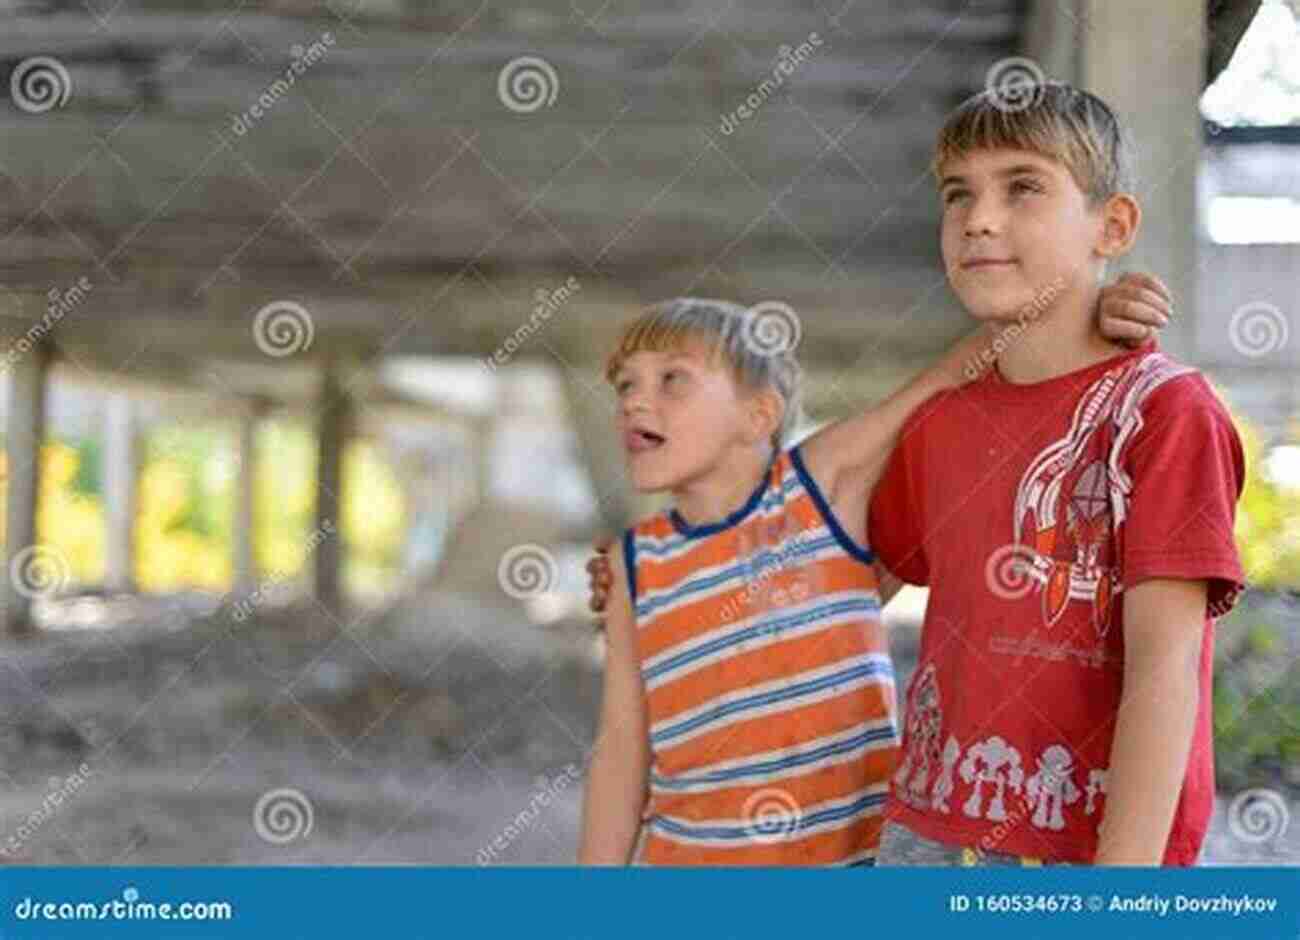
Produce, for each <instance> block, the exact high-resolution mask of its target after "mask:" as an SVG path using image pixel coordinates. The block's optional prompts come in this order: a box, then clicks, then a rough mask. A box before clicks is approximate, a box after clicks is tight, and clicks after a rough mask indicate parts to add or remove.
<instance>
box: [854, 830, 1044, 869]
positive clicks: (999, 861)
mask: <svg viewBox="0 0 1300 940" xmlns="http://www.w3.org/2000/svg"><path fill="white" fill-rule="evenodd" d="M876 864H877V865H880V866H889V865H939V866H944V867H960V868H1005V867H1022V868H1037V867H1040V866H1043V865H1055V866H1068V865H1069V864H1070V863H1069V862H1045V861H1043V860H1042V859H1041V858H1034V857H1033V856H1029V855H1007V854H1006V853H1004V852H985V851H982V850H980V849H977V848H974V847H962V846H960V845H949V844H948V843H946V842H936V841H935V840H934V839H927V838H926V837H925V836H921V835H917V834H916V833H915V832H913V831H912V830H911V829H908V828H907V827H906V826H903V825H900V824H899V823H896V822H894V821H893V820H886V822H885V824H884V826H883V827H882V828H881V830H880V848H879V850H878V851H877V854H876Z"/></svg>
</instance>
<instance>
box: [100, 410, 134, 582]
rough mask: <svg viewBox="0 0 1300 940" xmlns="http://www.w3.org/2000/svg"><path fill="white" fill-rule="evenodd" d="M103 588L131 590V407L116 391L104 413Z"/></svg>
mask: <svg viewBox="0 0 1300 940" xmlns="http://www.w3.org/2000/svg"><path fill="white" fill-rule="evenodd" d="M103 472H104V514H105V524H106V536H107V537H106V539H105V545H104V552H105V569H104V586H105V587H106V588H107V589H108V590H110V591H133V590H135V540H134V532H135V517H136V509H137V505H138V503H137V499H136V480H137V474H138V472H139V453H138V448H137V447H136V437H135V420H134V406H133V405H132V402H131V399H130V397H128V396H127V395H125V394H123V393H121V392H118V393H116V394H113V395H111V396H110V397H109V399H108V403H107V407H106V408H105V412H104V456H103Z"/></svg>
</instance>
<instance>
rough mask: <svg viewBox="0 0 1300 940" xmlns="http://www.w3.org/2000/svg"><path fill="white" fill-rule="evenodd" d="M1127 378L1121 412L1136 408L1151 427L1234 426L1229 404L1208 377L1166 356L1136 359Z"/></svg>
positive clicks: (1154, 355) (1151, 355)
mask: <svg viewBox="0 0 1300 940" xmlns="http://www.w3.org/2000/svg"><path fill="white" fill-rule="evenodd" d="M1124 379H1125V381H1124V383H1123V384H1124V386H1125V390H1126V393H1127V395H1126V400H1125V401H1122V402H1121V403H1120V406H1119V407H1120V410H1121V412H1122V411H1123V410H1124V406H1125V405H1128V407H1130V408H1136V409H1138V410H1140V412H1141V414H1142V418H1143V420H1144V422H1146V423H1147V424H1150V425H1155V426H1157V427H1158V426H1160V425H1163V424H1165V423H1166V422H1175V421H1178V420H1180V419H1183V420H1189V419H1194V420H1198V421H1206V420H1209V421H1211V422H1223V423H1225V424H1227V425H1229V426H1231V425H1232V416H1231V414H1230V413H1229V411H1228V407H1227V405H1226V404H1224V402H1223V399H1222V398H1221V397H1220V396H1219V393H1218V392H1217V391H1216V390H1215V388H1214V386H1213V385H1212V384H1211V383H1210V380H1209V379H1208V378H1207V377H1206V376H1205V374H1204V373H1203V372H1201V370H1199V369H1197V368H1195V367H1194V366H1189V365H1187V364H1186V363H1183V362H1180V361H1178V360H1177V359H1175V358H1174V357H1172V356H1169V355H1167V354H1165V353H1162V352H1151V353H1148V354H1147V355H1144V356H1139V357H1136V358H1135V359H1134V361H1133V362H1132V363H1131V365H1130V367H1129V369H1127V370H1126V373H1125V376H1124Z"/></svg>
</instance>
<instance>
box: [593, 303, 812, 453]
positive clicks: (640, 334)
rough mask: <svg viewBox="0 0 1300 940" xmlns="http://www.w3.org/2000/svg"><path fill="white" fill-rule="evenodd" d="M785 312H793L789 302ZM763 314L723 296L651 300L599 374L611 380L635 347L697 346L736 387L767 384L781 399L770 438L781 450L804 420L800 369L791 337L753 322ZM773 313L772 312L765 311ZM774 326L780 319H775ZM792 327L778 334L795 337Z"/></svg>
mask: <svg viewBox="0 0 1300 940" xmlns="http://www.w3.org/2000/svg"><path fill="white" fill-rule="evenodd" d="M784 309H785V310H786V311H788V315H789V316H791V317H793V316H794V312H793V311H790V310H789V308H788V307H787V308H784ZM764 316H767V314H764V313H762V312H760V311H759V310H758V308H750V307H744V306H741V305H740V304H737V303H732V302H731V301H729V300H711V299H707V298H699V297H674V298H673V299H671V300H664V301H660V302H659V303H656V304H653V305H651V306H650V307H649V308H647V309H646V310H645V311H644V312H642V313H641V314H639V315H638V316H636V317H634V318H633V319H632V320H631V321H630V322H629V323H627V324H626V325H624V327H623V329H622V331H621V332H620V334H619V338H618V341H617V343H616V344H615V346H614V351H613V352H612V353H610V356H609V359H608V360H607V361H606V363H605V380H606V381H607V382H609V383H610V384H611V385H612V384H614V381H615V377H616V376H617V375H618V371H619V370H620V369H621V368H622V367H623V363H624V362H626V361H627V358H628V356H631V355H632V354H633V353H635V352H640V351H641V350H651V351H654V352H666V351H669V350H672V351H679V350H683V349H686V348H688V347H692V348H700V349H702V350H703V351H704V352H705V354H706V356H707V357H708V361H709V362H710V364H711V365H714V366H724V367H726V368H727V369H728V370H729V371H730V372H731V376H732V379H733V380H734V381H735V382H736V384H737V386H738V387H739V388H740V389H741V390H745V391H750V392H758V391H762V390H764V389H771V390H772V391H774V392H776V394H777V395H778V396H780V398H781V401H782V402H783V403H784V406H785V408H784V410H783V412H782V415H781V423H780V426H779V427H778V428H777V429H776V430H775V431H773V432H772V438H771V443H772V447H773V448H774V449H776V450H782V449H784V448H785V447H788V446H790V445H791V444H792V443H793V439H794V436H795V434H796V433H797V432H798V430H799V428H800V426H801V425H802V423H803V420H804V414H803V370H802V369H801V368H800V367H799V362H798V360H797V359H795V356H794V342H793V341H789V342H782V341H781V340H782V337H780V336H778V337H777V342H775V343H773V342H772V341H771V337H770V336H767V335H765V329H764V325H763V324H762V323H761V322H759V319H760V318H761V317H764ZM771 316H772V317H773V318H777V314H775V313H773V314H772V315H771ZM776 326H777V330H776V332H778V333H780V332H781V329H780V327H781V324H780V322H779V319H778V322H777V323H776ZM786 326H787V327H788V328H790V330H791V331H792V332H789V333H786V334H785V336H784V339H786V340H790V339H791V338H792V337H793V338H795V339H797V324H796V323H788V324H786Z"/></svg>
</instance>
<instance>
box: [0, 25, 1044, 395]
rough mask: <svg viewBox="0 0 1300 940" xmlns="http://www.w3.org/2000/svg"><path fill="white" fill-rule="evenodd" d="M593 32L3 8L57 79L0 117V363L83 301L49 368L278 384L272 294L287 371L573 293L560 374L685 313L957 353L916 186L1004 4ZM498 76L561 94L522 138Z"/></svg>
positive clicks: (412, 349)
mask: <svg viewBox="0 0 1300 940" xmlns="http://www.w3.org/2000/svg"><path fill="white" fill-rule="evenodd" d="M589 6H590V7H591V9H589V10H585V11H584V10H580V9H579V6H578V5H575V4H571V3H569V2H568V0H565V2H558V0H544V2H539V3H534V4H531V5H530V7H529V8H528V9H526V10H522V9H510V8H502V7H492V6H488V5H483V6H475V5H466V6H464V7H460V6H457V7H456V8H455V9H453V8H452V5H450V4H435V3H399V2H396V0H390V2H388V3H385V4H376V3H373V2H368V3H365V4H352V5H348V4H344V3H340V2H335V3H332V4H328V5H322V4H307V3H293V2H279V3H268V4H263V5H262V6H261V8H260V10H259V9H256V8H255V7H254V6H253V5H251V4H247V5H244V6H243V7H242V8H241V9H239V10H238V11H237V12H233V13H232V12H228V11H226V10H225V9H224V8H223V6H222V5H220V4H215V3H212V4H203V3H197V4H196V3H180V2H173V3H165V2H147V3H146V2H135V0H124V2H122V3H121V4H119V5H118V6H116V7H112V8H111V11H110V7H109V5H108V4H103V5H101V6H98V7H96V6H94V5H93V4H91V5H89V6H85V7H83V6H80V5H77V4H57V3H53V4H50V3H47V4H36V5H34V4H19V3H10V5H9V7H10V9H9V12H8V14H7V15H4V14H0V59H2V60H3V61H4V63H5V64H6V66H7V68H6V70H5V71H6V74H9V73H11V72H12V71H13V69H14V68H15V67H16V66H17V65H18V64H19V63H21V62H23V61H24V60H27V59H29V58H31V57H33V56H50V57H53V58H54V59H56V60H57V61H58V62H59V63H60V64H61V65H62V66H63V67H64V68H65V69H66V72H67V75H68V78H69V80H70V83H71V89H70V94H69V96H68V99H67V101H66V103H64V104H63V105H62V106H61V107H56V108H53V109H51V110H48V111H44V112H43V113H28V112H27V111H25V110H23V109H21V108H19V107H17V106H16V105H15V104H14V103H13V102H12V101H11V102H6V104H5V106H4V107H3V109H0V134H2V137H0V139H3V141H4V145H3V147H2V148H0V195H2V199H0V216H2V218H0V284H2V285H3V290H0V314H2V315H3V316H2V317H0V322H3V323H4V324H6V325H7V327H8V332H9V334H10V341H12V337H13V336H14V335H16V334H17V333H19V332H21V331H22V330H24V329H26V328H27V327H28V326H29V325H30V323H31V322H32V321H34V320H36V319H38V318H39V317H41V316H42V315H43V314H46V313H47V309H48V308H49V306H50V301H49V298H48V294H49V291H50V290H51V289H53V288H58V289H61V290H64V291H66V290H67V289H68V288H69V287H70V286H71V285H72V284H74V283H77V282H78V281H79V279H80V278H83V277H84V278H85V279H86V281H83V282H81V283H83V284H85V283H89V284H90V285H91V287H90V289H89V291H88V292H87V299H86V300H85V301H84V302H82V303H80V304H79V305H78V306H76V308H75V309H70V310H68V311H66V312H64V313H63V314H61V317H60V319H59V321H58V326H57V328H56V334H55V335H56V337H57V340H58V343H59V346H60V347H61V348H62V349H63V350H64V351H65V353H66V354H67V355H68V356H71V357H75V359H76V361H77V362H79V363H84V364H85V366H86V367H87V368H91V369H108V370H110V371H113V372H116V373H119V374H121V375H122V376H123V377H126V376H127V375H128V374H129V373H147V374H151V375H157V376H165V377H166V378H167V379H168V380H175V381H180V382H184V381H187V377H188V376H192V375H194V374H195V373H198V374H203V373H205V372H206V371H207V369H206V366H205V365H204V361H205V360H206V359H207V358H208V357H223V358H225V359H232V358H241V357H242V358H245V359H247V360H249V361H250V362H261V363H263V364H264V365H265V366H267V367H268V368H272V369H276V368H281V367H282V366H283V363H282V362H279V361H276V360H274V359H271V358H269V357H268V356H267V355H266V354H265V352H264V351H263V350H262V349H261V348H260V347H259V344H258V343H257V342H255V339H256V337H255V336H254V335H253V332H254V330H253V327H254V318H255V315H256V313H257V312H258V311H259V310H260V309H261V308H263V307H264V306H265V305H267V304H269V303H271V302H274V301H280V300H290V301H293V302H295V303H298V304H301V305H302V307H303V308H305V309H306V310H307V311H308V313H309V316H310V320H311V322H310V328H311V331H312V345H311V346H310V348H309V349H304V350H303V355H304V356H316V355H322V354H335V353H337V354H343V355H347V356H350V357H353V358H355V359H361V360H364V359H368V358H371V357H374V356H378V355H381V354H470V355H479V356H486V355H490V354H491V353H492V352H493V350H494V349H496V348H498V347H499V346H500V344H501V343H502V342H503V341H504V340H505V338H506V337H507V336H508V335H509V334H510V333H511V332H512V331H514V330H515V329H516V328H517V327H518V326H519V325H520V324H521V323H522V322H524V321H525V320H526V319H527V317H528V316H529V313H530V311H531V310H532V309H533V304H534V298H535V296H536V294H537V292H538V291H539V290H551V289H553V288H556V287H558V286H560V285H562V284H563V283H564V282H565V280H566V279H567V278H568V277H571V276H572V277H574V278H576V280H577V282H578V283H579V284H580V291H579V292H578V293H577V294H575V295H574V296H573V297H572V298H571V299H570V300H568V301H566V303H565V304H564V307H563V310H562V311H561V312H560V313H557V315H556V316H554V317H553V318H552V319H551V320H550V321H549V322H548V323H547V325H546V330H545V332H544V333H543V334H542V335H540V336H538V337H535V338H533V340H532V341H531V342H532V345H531V347H530V349H529V350H528V352H529V353H530V354H539V355H556V356H560V357H563V358H565V359H569V358H573V359H582V360H587V359H589V358H590V356H591V355H593V354H594V351H597V350H598V349H599V347H600V344H601V342H603V341H604V340H606V339H607V338H608V336H609V333H610V331H611V330H612V328H613V327H614V326H615V325H616V324H617V322H618V321H619V320H621V319H622V318H623V317H624V316H626V315H627V314H628V313H630V312H631V311H632V310H634V309H635V308H636V307H637V306H638V305H639V304H641V303H643V302H645V301H648V300H652V299H656V298H659V297H663V296H668V295H673V294H681V293H696V294H709V295H723V296H729V297H734V298H736V299H739V300H742V301H746V302H755V301H758V300H763V299H781V300H784V301H786V302H789V303H791V304H793V305H794V307H795V309H796V310H797V311H798V312H799V314H800V316H801V318H802V326H803V336H804V343H805V345H804V346H803V347H802V348H803V351H804V355H805V358H806V359H808V360H810V361H811V362H821V361H824V362H826V363H828V364H833V365H838V366H845V365H851V364H853V363H854V362H855V361H857V359H858V358H859V356H860V354H861V351H862V350H864V349H871V350H874V351H875V352H876V353H877V354H879V353H882V352H883V353H887V354H892V355H894V356H897V357H908V356H911V355H916V354H919V353H923V352H926V351H929V350H931V349H933V348H934V347H935V346H936V345H937V344H938V343H939V342H941V341H942V340H943V339H944V338H945V337H947V336H948V335H951V333H952V332H953V330H954V329H956V324H957V322H958V320H957V318H956V316H955V314H954V310H953V308H952V305H951V302H950V300H949V299H948V297H947V292H946V289H944V287H943V284H942V280H941V275H940V272H939V270H938V267H937V258H936V248H935V244H934V243H935V237H934V232H935V222H936V215H935V208H934V197H933V190H932V186H931V184H930V181H929V179H928V177H927V175H926V162H927V159H928V154H929V149H930V146H931V143H932V140H933V135H934V132H935V130H936V128H937V125H938V122H939V119H940V116H941V115H942V114H943V113H944V112H945V111H946V110H947V109H948V108H950V107H951V106H952V105H953V104H954V103H955V102H956V101H958V100H960V99H961V98H962V97H964V96H965V95H967V94H968V93H970V92H972V91H974V90H977V89H978V88H979V87H981V86H982V84H983V82H984V76H985V73H986V71H987V70H988V68H989V67H990V66H991V65H992V64H993V63H994V62H996V61H998V60H999V59H1001V58H1004V57H1006V56H1009V55H1012V54H1014V53H1015V52H1016V44H1017V40H1018V34H1019V29H1020V25H1021V15H1020V6H1021V4H1019V3H1018V2H1014V0H986V2H980V3H965V4H958V3H951V2H941V0H929V2H910V3H902V2H889V3H870V4H850V5H848V6H847V7H843V8H842V9H841V8H840V7H838V6H836V7H822V6H820V5H818V4H814V3H803V4H790V3H776V2H757V0H750V2H737V3H733V4H709V5H706V4H698V5H692V4H677V5H675V6H662V5H661V6H659V7H658V8H657V9H656V10H655V11H654V12H652V13H648V12H645V11H643V10H641V9H639V8H638V5H637V4H633V3H619V2H611V3H608V4H606V5H605V6H603V7H598V6H597V5H596V4H589ZM65 8H66V9H65ZM0 9H2V7H0ZM362 9H364V11H365V13H364V14H362V13H361V12H358V11H360V10H362ZM42 11H43V12H42ZM813 33H816V34H817V37H816V38H817V39H818V41H819V43H820V44H814V43H813V42H812V40H811V38H810V36H811V34H813ZM326 34H328V37H327V36H326ZM312 43H319V44H320V45H319V46H318V47H317V50H316V51H317V55H314V56H313V55H311V54H310V52H309V50H310V49H311V46H312ZM801 43H807V44H808V45H807V46H805V47H804V51H805V52H806V53H807V54H806V55H801V56H799V58H800V59H801V61H800V62H799V63H798V64H796V65H795V66H794V69H793V72H792V74H791V75H790V76H789V78H788V79H787V80H786V81H787V85H786V87H785V88H783V89H780V90H779V92H778V93H777V94H775V95H772V96H771V98H770V100H765V101H764V103H763V104H762V105H761V106H760V107H759V108H758V109H757V112H756V114H754V115H753V116H751V117H750V118H748V119H745V120H738V121H737V123H736V127H735V129H734V130H733V131H732V132H731V133H724V131H723V129H722V127H721V123H720V122H721V121H722V119H723V116H724V115H725V114H727V113H729V112H733V111H734V109H736V108H737V107H738V106H739V105H741V104H742V103H743V102H744V101H745V99H746V97H747V96H748V95H750V94H751V93H760V94H763V93H762V92H760V91H759V88H760V83H761V82H762V81H763V80H764V79H765V78H770V77H771V76H772V75H773V68H774V64H775V62H776V61H777V59H778V56H779V53H780V51H781V50H782V48H783V47H785V48H786V49H788V50H790V51H792V52H793V51H794V50H797V49H798V48H799V46H800V44H801ZM525 55H528V56H536V57H540V58H541V59H543V60H545V62H546V63H547V64H548V65H549V67H550V68H551V69H553V72H554V75H555V81H556V85H555V88H554V92H555V94H554V102H553V104H551V105H549V106H543V107H541V108H539V109H538V110H534V111H517V110H512V109H511V108H510V107H507V106H506V103H504V99H503V98H502V97H501V93H500V92H499V89H498V79H499V77H500V75H501V73H502V70H503V67H504V66H506V64H507V63H508V62H511V61H512V60H514V59H516V58H518V57H520V56H525ZM295 60H297V61H299V62H301V63H303V64H302V67H301V69H300V71H296V72H295V71H293V69H292V68H291V63H293V62H294V61H295ZM309 60H310V61H309ZM290 72H293V74H294V83H293V85H292V86H291V87H289V88H287V89H283V93H282V94H281V93H280V92H271V98H268V99H264V100H265V101H270V106H269V107H267V108H266V109H265V110H264V112H263V113H262V115H261V116H260V118H257V117H254V116H253V115H251V113H249V112H250V109H251V108H252V106H253V105H254V103H256V102H257V101H258V100H259V97H260V96H262V95H263V94H264V93H267V92H268V91H269V90H270V89H271V88H272V85H273V83H274V82H275V81H276V80H277V79H278V78H283V77H284V76H285V75H286V74H288V73H290ZM763 96H764V97H766V95H765V94H763ZM240 114H243V115H244V125H243V126H241V127H239V128H238V129H237V128H236V126H235V125H236V121H235V117H236V116H237V115H240Z"/></svg>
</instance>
